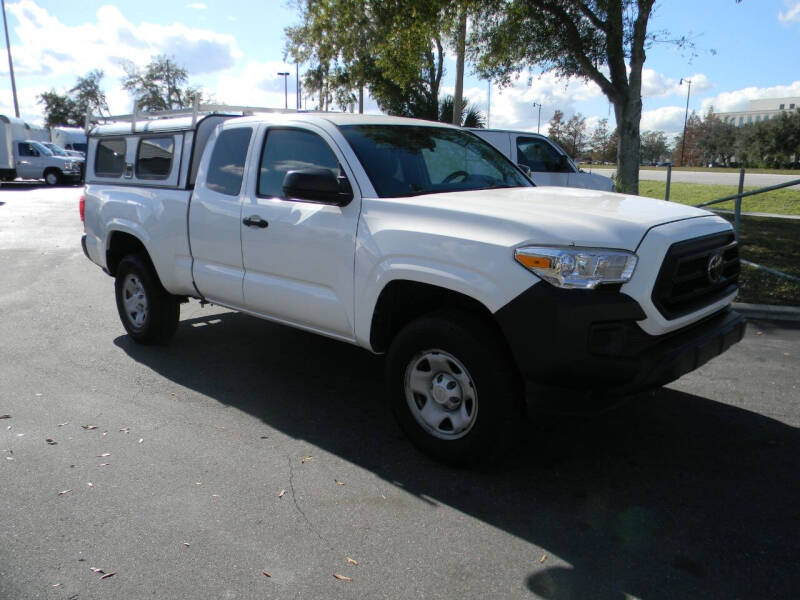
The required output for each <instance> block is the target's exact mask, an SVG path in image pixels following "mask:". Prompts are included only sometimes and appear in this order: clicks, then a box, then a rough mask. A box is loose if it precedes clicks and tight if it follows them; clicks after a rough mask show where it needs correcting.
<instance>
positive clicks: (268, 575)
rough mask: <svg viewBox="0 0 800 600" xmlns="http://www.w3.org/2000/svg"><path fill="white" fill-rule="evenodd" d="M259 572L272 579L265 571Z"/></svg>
mask: <svg viewBox="0 0 800 600" xmlns="http://www.w3.org/2000/svg"><path fill="white" fill-rule="evenodd" d="M261 572H262V573H263V574H264V575H266V576H267V577H272V575H270V574H269V573H267V572H266V571H261Z"/></svg>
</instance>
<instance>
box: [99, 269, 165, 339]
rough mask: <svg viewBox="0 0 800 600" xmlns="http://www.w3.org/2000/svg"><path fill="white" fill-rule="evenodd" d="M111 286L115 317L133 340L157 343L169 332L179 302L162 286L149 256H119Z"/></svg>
mask: <svg viewBox="0 0 800 600" xmlns="http://www.w3.org/2000/svg"><path fill="white" fill-rule="evenodd" d="M114 290H115V292H116V298H117V311H118V312H119V318H120V320H121V321H122V324H123V326H124V327H125V330H126V331H127V332H128V335H130V336H131V337H132V338H133V340H134V341H135V342H138V343H140V344H160V343H164V342H166V341H168V340H169V339H170V338H171V337H172V336H173V334H174V333H175V330H176V329H177V327H178V319H179V317H180V304H179V302H178V300H177V299H176V298H175V297H174V296H173V295H171V294H170V293H169V292H167V291H166V290H165V289H164V288H163V286H162V285H161V282H160V281H159V280H158V275H157V274H156V272H155V269H153V267H152V265H151V264H150V261H149V260H147V259H146V258H145V257H143V256H141V255H139V254H133V255H129V256H126V257H125V258H123V259H122V260H121V261H120V263H119V266H118V267H117V275H116V281H115V283H114Z"/></svg>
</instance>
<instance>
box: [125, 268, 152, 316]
mask: <svg viewBox="0 0 800 600" xmlns="http://www.w3.org/2000/svg"><path fill="white" fill-rule="evenodd" d="M122 304H123V306H124V307H125V317H126V318H127V319H128V322H129V323H130V324H131V325H132V326H133V327H134V328H135V329H141V328H142V327H144V324H145V323H146V322H147V316H148V315H149V313H150V311H149V308H150V303H149V301H148V299H147V292H146V291H145V289H144V285H143V284H142V280H141V279H140V278H139V277H138V276H137V275H135V274H133V273H128V275H126V276H125V279H124V280H123V282H122Z"/></svg>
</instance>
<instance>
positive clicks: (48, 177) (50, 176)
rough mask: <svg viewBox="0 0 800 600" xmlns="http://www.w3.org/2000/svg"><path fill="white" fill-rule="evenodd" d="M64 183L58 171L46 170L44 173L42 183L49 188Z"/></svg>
mask: <svg viewBox="0 0 800 600" xmlns="http://www.w3.org/2000/svg"><path fill="white" fill-rule="evenodd" d="M62 181H64V175H63V174H62V173H61V171H59V170H58V169H47V170H46V171H45V172H44V182H45V183H46V184H47V185H49V186H50V187H55V186H57V185H61V182H62Z"/></svg>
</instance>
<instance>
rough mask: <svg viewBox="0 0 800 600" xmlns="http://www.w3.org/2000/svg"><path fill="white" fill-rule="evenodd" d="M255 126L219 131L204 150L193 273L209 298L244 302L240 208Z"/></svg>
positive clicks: (193, 224) (194, 211) (193, 225)
mask: <svg viewBox="0 0 800 600" xmlns="http://www.w3.org/2000/svg"><path fill="white" fill-rule="evenodd" d="M252 137H253V128H252V126H238V127H228V128H226V129H224V130H222V131H220V132H219V133H218V136H217V139H216V141H215V142H214V147H213V149H212V152H211V154H210V155H209V154H208V153H206V154H204V156H203V161H202V163H201V165H200V171H199V173H198V184H197V185H196V186H195V189H194V192H193V193H192V199H191V204H190V208H189V242H190V245H191V249H192V276H193V277H194V283H195V285H196V286H197V289H198V290H199V291H200V293H201V294H203V296H204V297H205V298H208V299H209V300H216V301H218V302H219V303H221V304H226V305H228V306H233V307H241V306H242V304H243V301H242V278H243V269H242V237H241V219H242V217H241V212H242V198H243V194H244V190H245V185H244V184H245V181H246V172H245V162H246V159H247V153H248V150H249V148H250V145H251V142H252Z"/></svg>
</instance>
